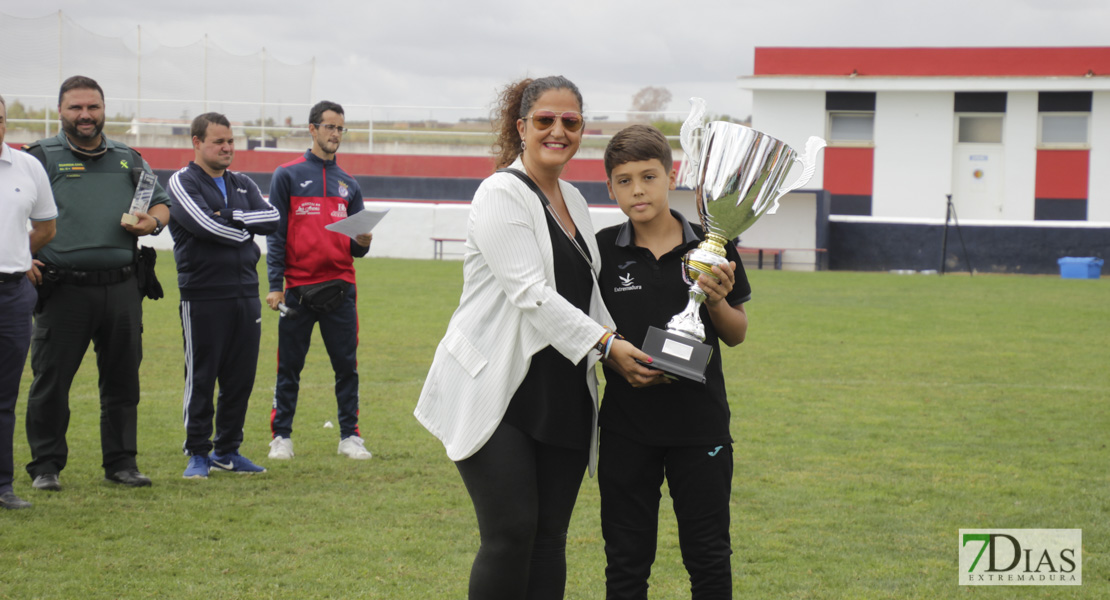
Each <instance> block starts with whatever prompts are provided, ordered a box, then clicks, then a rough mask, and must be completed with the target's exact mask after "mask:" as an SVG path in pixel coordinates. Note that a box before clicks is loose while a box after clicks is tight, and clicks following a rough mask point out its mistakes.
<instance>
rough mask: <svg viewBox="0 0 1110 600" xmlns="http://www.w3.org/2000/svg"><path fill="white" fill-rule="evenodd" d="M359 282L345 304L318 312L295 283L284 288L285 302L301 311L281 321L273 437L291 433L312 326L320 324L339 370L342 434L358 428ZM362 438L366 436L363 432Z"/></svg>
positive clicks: (337, 387) (337, 395)
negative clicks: (307, 303) (306, 304)
mask: <svg viewBox="0 0 1110 600" xmlns="http://www.w3.org/2000/svg"><path fill="white" fill-rule="evenodd" d="M356 304H357V303H356V292H355V286H353V285H352V286H350V288H349V293H348V294H347V297H346V298H344V300H343V303H342V304H341V305H339V306H338V307H336V308H335V309H334V310H332V311H330V312H326V313H319V312H315V311H312V310H309V309H308V308H305V307H304V306H301V303H300V294H298V293H297V291H296V288H290V289H289V290H287V291H286V293H285V305H286V306H288V307H289V308H291V309H293V310H294V311H296V315H293V316H290V315H283V316H282V317H281V319H279V320H278V372H277V385H276V386H274V408H273V412H272V414H271V417H270V429H271V431H272V432H273V435H274V437H277V436H281V437H284V438H289V437H291V436H292V433H293V416H294V414H296V412H297V396H298V392H299V391H300V387H301V370H302V369H304V361H305V356H307V355H308V347H309V344H310V343H311V341H312V329H313V328H314V327H315V326H316V324H317V323H319V324H320V337H321V338H323V340H324V347H325V348H326V349H327V351H328V357H329V358H330V359H331V367H332V370H333V371H334V372H335V399H336V402H337V403H338V405H339V435H340V438H347V437H350V436H352V435H360V434H359V431H358V410H359V409H358V357H357V351H358V311H357V310H356ZM360 437H361V436H360Z"/></svg>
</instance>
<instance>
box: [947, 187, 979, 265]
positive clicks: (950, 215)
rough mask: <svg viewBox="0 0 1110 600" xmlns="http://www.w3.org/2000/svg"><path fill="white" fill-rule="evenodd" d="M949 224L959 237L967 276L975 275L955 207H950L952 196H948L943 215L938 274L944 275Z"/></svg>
mask: <svg viewBox="0 0 1110 600" xmlns="http://www.w3.org/2000/svg"><path fill="white" fill-rule="evenodd" d="M949 222H951V223H952V224H954V225H955V226H956V235H958V236H960V247H961V248H963V250H964V259H965V260H966V261H967V273H968V275H972V276H974V275H975V271H974V270H973V269H972V268H971V255H970V254H968V253H967V244H964V233H963V231H961V230H960V219H959V217H957V216H956V207H955V206H953V205H952V194H948V212H947V213H946V214H945V215H944V233H943V234H942V235H941V238H940V269H939V270H938V272H939V273H940V274H941V275H944V266H945V265H944V263H945V262H947V261H946V259H947V258H948V223H949Z"/></svg>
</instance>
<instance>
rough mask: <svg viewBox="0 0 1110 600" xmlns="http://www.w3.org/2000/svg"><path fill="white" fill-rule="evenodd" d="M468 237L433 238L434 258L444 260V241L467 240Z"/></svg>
mask: <svg viewBox="0 0 1110 600" xmlns="http://www.w3.org/2000/svg"><path fill="white" fill-rule="evenodd" d="M465 241H466V238H443V237H434V238H432V258H433V259H434V260H443V243H444V242H465Z"/></svg>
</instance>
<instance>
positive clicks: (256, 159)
mask: <svg viewBox="0 0 1110 600" xmlns="http://www.w3.org/2000/svg"><path fill="white" fill-rule="evenodd" d="M138 150H139V152H141V153H142V155H143V158H145V159H146V161H147V162H148V163H150V166H151V168H153V169H161V170H171V171H176V170H177V169H180V168H181V167H184V166H185V165H186V164H188V163H189V161H190V160H193V149H192V148H139V149H138ZM303 155H304V153H303V152H272V151H260V150H240V151H238V152H236V153H235V160H234V162H232V164H231V168H232V170H234V171H237V172H240V173H272V172H273V171H274V169H276V168H278V167H279V166H280V165H283V164H285V163H287V162H289V161H291V160H295V159H296V158H297V157H300V156H303ZM336 162H338V163H339V166H340V167H342V168H343V170H345V171H347V172H348V173H350V174H351V175H371V176H378V177H443V178H454V179H485V178H486V177H489V176H490V174H492V173H493V171H494V164H493V159H492V158H490V157H486V156H416V155H408V154H344V153H342V152H340V153H339V154H337V155H336ZM563 179H564V180H567V181H605V164H604V163H603V162H602V160H601V159H593V158H576V159H574V160H571V161H570V163H569V164H567V166H566V168H565V169H563Z"/></svg>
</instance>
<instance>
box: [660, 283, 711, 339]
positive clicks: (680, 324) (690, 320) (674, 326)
mask: <svg viewBox="0 0 1110 600" xmlns="http://www.w3.org/2000/svg"><path fill="white" fill-rule="evenodd" d="M687 294H688V295H689V300H688V301H687V302H686V308H684V309H683V310H682V312H680V313H678V314H677V315H675V316H673V317H671V320H670V322H669V323H667V331H670V332H671V333H677V334H678V335H681V336H684V337H687V338H690V339H692V340H696V341H698V342H704V341H705V325H704V324H702V322H701V315H700V314H699V313H698V311H699V309H701V303H702V302H703V301H705V292H703V291H702V289H701V288H700V287H698V284H696V283H695V284H694V285H691V286H690V289H689V290H688V291H687Z"/></svg>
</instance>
